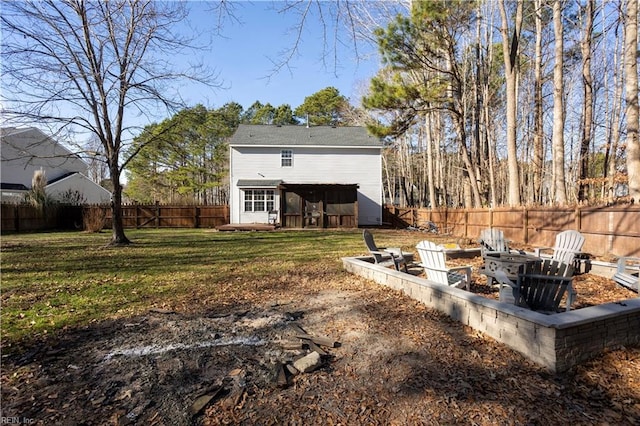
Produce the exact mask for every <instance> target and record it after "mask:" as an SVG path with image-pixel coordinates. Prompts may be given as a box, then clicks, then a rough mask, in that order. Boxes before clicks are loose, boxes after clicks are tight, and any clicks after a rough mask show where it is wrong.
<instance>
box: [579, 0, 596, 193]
mask: <svg viewBox="0 0 640 426" xmlns="http://www.w3.org/2000/svg"><path fill="white" fill-rule="evenodd" d="M594 8H595V0H587V3H586V5H585V7H584V35H583V38H582V41H581V42H580V52H581V56H582V84H583V96H584V103H583V106H582V141H581V143H580V168H579V171H578V178H579V183H578V185H579V187H578V201H585V200H586V199H587V194H586V190H587V185H586V183H585V182H584V180H585V179H587V178H588V176H589V146H590V144H591V139H592V135H593V132H592V127H593V75H592V70H591V50H592V32H593V15H594Z"/></svg>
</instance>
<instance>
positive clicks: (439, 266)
mask: <svg viewBox="0 0 640 426" xmlns="http://www.w3.org/2000/svg"><path fill="white" fill-rule="evenodd" d="M416 249H417V250H418V255H419V256H420V261H421V263H420V266H421V267H423V268H424V271H425V273H426V274H427V278H428V279H429V280H431V281H434V282H437V283H439V284H443V285H447V286H455V287H458V288H462V287H465V288H466V289H467V291H468V290H470V289H471V266H458V267H454V268H447V265H446V263H445V252H444V247H442V246H439V245H437V244H435V243H433V242H431V241H427V240H424V241H420V242H419V243H418V245H417V246H416Z"/></svg>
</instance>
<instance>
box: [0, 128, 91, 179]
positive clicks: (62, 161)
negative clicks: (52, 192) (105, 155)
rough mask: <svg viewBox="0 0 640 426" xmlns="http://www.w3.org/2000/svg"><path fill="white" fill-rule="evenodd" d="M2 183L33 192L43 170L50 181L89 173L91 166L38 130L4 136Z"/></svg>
mask: <svg viewBox="0 0 640 426" xmlns="http://www.w3.org/2000/svg"><path fill="white" fill-rule="evenodd" d="M0 152H1V155H2V170H1V173H2V177H1V180H2V182H5V183H19V184H22V185H24V186H26V187H27V188H31V180H32V179H33V172H34V171H36V170H40V169H42V170H44V172H45V178H46V179H47V180H48V181H50V180H53V179H56V178H59V177H60V176H63V175H65V174H67V173H73V172H77V173H86V172H87V170H88V168H89V166H87V164H86V163H85V162H84V161H82V160H81V159H79V158H78V157H76V156H75V155H73V154H71V152H69V151H68V150H67V149H66V148H64V147H63V146H62V145H59V144H57V143H55V141H54V140H53V139H51V138H49V137H48V136H46V135H45V134H43V133H42V132H41V131H39V130H37V129H23V130H13V131H12V132H11V133H9V134H6V133H5V132H3V134H2V150H1V151H0Z"/></svg>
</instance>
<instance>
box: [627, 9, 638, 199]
mask: <svg viewBox="0 0 640 426" xmlns="http://www.w3.org/2000/svg"><path fill="white" fill-rule="evenodd" d="M624 72H625V92H626V93H625V103H626V105H627V109H626V111H627V139H626V143H627V172H628V174H629V195H630V196H631V199H632V200H633V201H634V202H635V203H640V138H639V136H638V131H639V129H638V119H639V107H638V0H627V11H626V13H625V16H624Z"/></svg>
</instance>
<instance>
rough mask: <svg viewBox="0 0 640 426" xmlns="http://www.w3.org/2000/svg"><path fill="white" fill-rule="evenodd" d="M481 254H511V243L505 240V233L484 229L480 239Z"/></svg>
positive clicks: (499, 230) (494, 229)
mask: <svg viewBox="0 0 640 426" xmlns="http://www.w3.org/2000/svg"><path fill="white" fill-rule="evenodd" d="M478 242H479V243H480V254H481V255H482V257H484V255H485V254H486V253H487V252H509V241H508V240H505V239H504V232H502V229H498V228H487V229H483V230H482V232H481V233H480V237H479V238H478Z"/></svg>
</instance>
